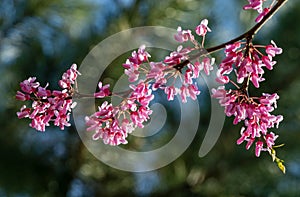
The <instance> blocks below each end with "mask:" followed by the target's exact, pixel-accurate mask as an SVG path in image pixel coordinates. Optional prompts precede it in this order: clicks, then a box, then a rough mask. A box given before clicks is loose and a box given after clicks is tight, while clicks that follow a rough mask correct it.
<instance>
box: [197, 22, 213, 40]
mask: <svg viewBox="0 0 300 197" xmlns="http://www.w3.org/2000/svg"><path fill="white" fill-rule="evenodd" d="M207 25H208V20H207V19H203V20H202V21H201V22H200V25H198V26H197V27H196V29H195V32H196V34H198V35H199V36H205V35H206V33H207V32H211V29H210V28H209V27H208V26H207Z"/></svg>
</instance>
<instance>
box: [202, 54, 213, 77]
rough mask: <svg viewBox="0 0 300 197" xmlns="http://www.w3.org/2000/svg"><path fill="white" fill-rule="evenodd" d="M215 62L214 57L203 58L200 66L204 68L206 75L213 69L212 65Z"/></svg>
mask: <svg viewBox="0 0 300 197" xmlns="http://www.w3.org/2000/svg"><path fill="white" fill-rule="evenodd" d="M214 63H215V58H211V59H210V58H208V57H205V58H203V60H202V62H201V64H202V67H203V68H204V72H205V74H206V75H209V73H210V71H211V70H213V69H214V67H213V65H214Z"/></svg>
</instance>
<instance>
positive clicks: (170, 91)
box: [165, 86, 176, 101]
mask: <svg viewBox="0 0 300 197" xmlns="http://www.w3.org/2000/svg"><path fill="white" fill-rule="evenodd" d="M165 93H166V94H167V96H168V101H172V100H174V96H175V95H176V90H175V87H174V86H167V87H166V88H165Z"/></svg>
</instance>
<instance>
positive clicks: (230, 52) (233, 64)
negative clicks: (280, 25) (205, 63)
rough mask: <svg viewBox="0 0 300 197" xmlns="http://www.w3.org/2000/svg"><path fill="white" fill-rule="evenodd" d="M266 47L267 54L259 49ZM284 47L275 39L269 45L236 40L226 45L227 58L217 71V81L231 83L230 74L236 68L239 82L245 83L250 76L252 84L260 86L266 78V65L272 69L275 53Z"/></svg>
mask: <svg viewBox="0 0 300 197" xmlns="http://www.w3.org/2000/svg"><path fill="white" fill-rule="evenodd" d="M258 48H264V49H265V53H266V55H264V54H263V53H262V52H260V51H259V50H258ZM281 53H282V49H281V48H279V47H277V46H276V44H275V43H274V41H271V44H269V45H267V46H255V45H252V43H248V44H242V42H236V43H234V44H230V45H227V46H226V49H225V55H226V58H225V59H223V60H222V62H221V64H220V66H219V70H218V72H217V81H218V82H219V83H221V84H227V83H229V77H228V75H229V74H230V73H231V72H232V71H233V70H234V71H235V74H236V77H237V83H240V84H241V83H243V82H244V80H245V79H247V78H248V77H249V79H250V81H251V82H252V84H253V85H254V86H255V87H256V88H258V87H259V83H260V82H262V81H264V80H265V79H264V78H263V77H262V76H263V74H264V67H265V68H267V69H268V70H272V69H273V66H274V65H275V64H276V61H273V57H275V55H278V54H281Z"/></svg>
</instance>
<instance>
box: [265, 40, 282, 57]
mask: <svg viewBox="0 0 300 197" xmlns="http://www.w3.org/2000/svg"><path fill="white" fill-rule="evenodd" d="M266 53H267V54H268V55H269V56H271V57H275V55H279V54H281V53H282V49H281V48H279V47H277V46H276V44H275V42H274V41H273V40H271V44H270V45H267V46H266Z"/></svg>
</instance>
